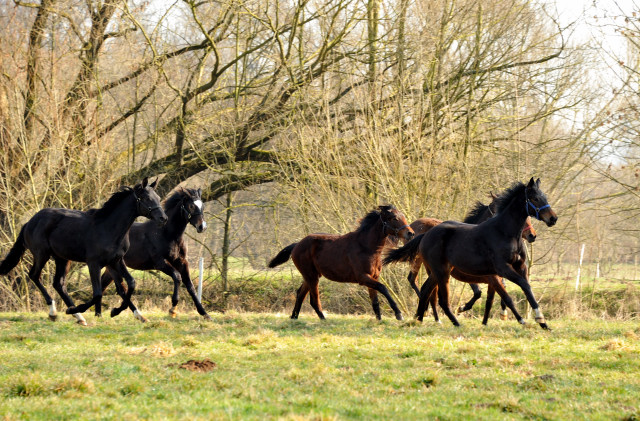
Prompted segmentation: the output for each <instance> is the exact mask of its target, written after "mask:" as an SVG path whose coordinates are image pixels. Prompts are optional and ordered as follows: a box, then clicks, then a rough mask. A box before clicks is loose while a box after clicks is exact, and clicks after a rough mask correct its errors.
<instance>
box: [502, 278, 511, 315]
mask: <svg viewBox="0 0 640 421" xmlns="http://www.w3.org/2000/svg"><path fill="white" fill-rule="evenodd" d="M500 283H501V284H502V286H503V287H505V288H506V285H505V283H504V279H502V278H500ZM500 308H501V309H502V314H500V319H501V320H507V318H508V317H509V313H507V303H505V301H504V300H503V299H502V298H500Z"/></svg>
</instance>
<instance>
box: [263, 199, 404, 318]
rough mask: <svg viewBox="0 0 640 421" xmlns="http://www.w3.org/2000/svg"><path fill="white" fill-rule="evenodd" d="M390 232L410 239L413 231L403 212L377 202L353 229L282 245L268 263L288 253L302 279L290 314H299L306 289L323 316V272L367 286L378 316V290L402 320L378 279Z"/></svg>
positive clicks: (280, 260)
mask: <svg viewBox="0 0 640 421" xmlns="http://www.w3.org/2000/svg"><path fill="white" fill-rule="evenodd" d="M389 236H397V237H399V236H402V237H403V238H404V239H405V240H409V239H411V238H412V237H413V236H414V233H413V230H412V229H411V227H410V226H409V224H408V223H407V220H406V219H405V217H404V215H403V214H402V213H401V212H400V211H398V210H397V209H396V208H395V207H393V206H379V208H378V209H377V210H373V211H371V212H369V213H368V214H367V215H366V216H365V217H364V218H362V220H361V222H360V227H358V229H357V230H356V231H353V232H350V233H348V234H345V235H335V234H311V235H308V236H306V237H304V238H303V239H302V240H300V241H299V242H297V243H293V244H290V245H288V246H287V247H285V248H284V249H282V250H281V251H280V253H278V254H277V255H276V257H274V258H273V259H272V260H271V261H270V262H269V267H270V268H273V267H276V266H278V265H281V264H283V263H284V262H286V261H287V260H289V257H291V259H292V260H293V263H294V264H295V265H296V267H297V268H298V270H299V271H300V273H301V274H302V277H303V279H304V281H303V283H302V285H301V286H300V288H298V291H297V297H296V304H295V306H294V308H293V313H292V314H291V318H292V319H297V318H298V314H299V313H300V307H301V306H302V302H303V301H304V299H305V297H306V296H307V294H308V293H309V292H310V293H311V298H310V300H311V306H312V307H313V309H314V310H315V311H316V314H317V315H318V317H320V319H324V318H325V317H324V314H323V313H322V305H321V304H320V296H319V293H318V282H319V279H320V276H324V277H325V278H327V279H330V280H332V281H336V282H352V283H357V284H360V285H364V286H366V287H367V288H369V297H370V298H371V305H372V306H373V311H374V313H375V314H376V318H377V319H378V320H380V319H381V318H382V316H381V314H380V303H379V301H378V292H380V293H381V294H382V295H384V296H385V297H386V298H387V300H388V301H389V306H390V307H391V309H392V310H393V312H394V313H395V316H396V319H398V320H402V313H401V312H400V310H399V309H398V306H397V305H396V303H395V301H393V298H391V294H389V291H388V290H387V288H386V287H385V286H384V285H383V284H381V283H380V282H379V281H378V278H379V277H380V271H381V270H382V263H381V257H380V255H381V254H382V249H383V247H384V245H385V243H386V241H387V237H389Z"/></svg>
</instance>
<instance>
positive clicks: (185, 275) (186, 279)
mask: <svg viewBox="0 0 640 421" xmlns="http://www.w3.org/2000/svg"><path fill="white" fill-rule="evenodd" d="M179 263H181V264H180V265H176V267H177V268H178V270H179V272H180V275H181V276H182V284H183V285H184V287H185V288H186V289H187V292H188V293H189V295H190V296H191V299H192V300H193V304H195V306H196V310H198V314H199V315H201V316H203V317H204V318H205V319H206V320H211V316H209V314H207V311H206V310H205V309H204V307H203V306H202V302H201V301H200V300H199V299H198V294H196V289H195V288H194V286H193V282H192V281H191V276H190V275H189V263H188V262H187V260H186V259H184V260H182V261H181V262H179Z"/></svg>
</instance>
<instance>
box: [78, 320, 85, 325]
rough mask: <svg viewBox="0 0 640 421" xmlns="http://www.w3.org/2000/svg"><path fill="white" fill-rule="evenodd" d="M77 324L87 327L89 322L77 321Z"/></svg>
mask: <svg viewBox="0 0 640 421" xmlns="http://www.w3.org/2000/svg"><path fill="white" fill-rule="evenodd" d="M76 323H77V324H79V325H80V326H86V325H87V321H86V320H76Z"/></svg>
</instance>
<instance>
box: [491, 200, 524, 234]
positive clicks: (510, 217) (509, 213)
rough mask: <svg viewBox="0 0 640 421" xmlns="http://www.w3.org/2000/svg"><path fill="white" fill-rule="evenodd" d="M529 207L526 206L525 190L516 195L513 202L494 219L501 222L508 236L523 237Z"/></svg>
mask: <svg viewBox="0 0 640 421" xmlns="http://www.w3.org/2000/svg"><path fill="white" fill-rule="evenodd" d="M527 216H529V215H528V214H527V207H526V204H525V197H524V190H522V193H520V194H518V195H516V196H515V197H514V198H513V199H512V200H511V202H510V203H509V204H508V205H507V206H506V207H505V208H504V210H503V211H502V212H500V213H498V214H497V215H496V216H495V217H494V218H496V219H497V221H499V225H500V227H502V230H503V231H504V232H505V233H507V235H508V236H513V237H521V236H522V231H523V230H524V228H525V226H526V225H525V223H526V221H527Z"/></svg>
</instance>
